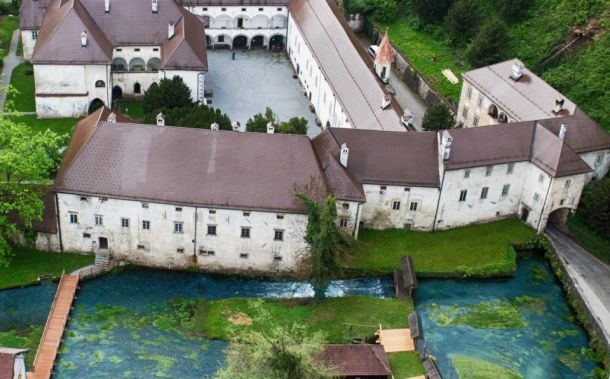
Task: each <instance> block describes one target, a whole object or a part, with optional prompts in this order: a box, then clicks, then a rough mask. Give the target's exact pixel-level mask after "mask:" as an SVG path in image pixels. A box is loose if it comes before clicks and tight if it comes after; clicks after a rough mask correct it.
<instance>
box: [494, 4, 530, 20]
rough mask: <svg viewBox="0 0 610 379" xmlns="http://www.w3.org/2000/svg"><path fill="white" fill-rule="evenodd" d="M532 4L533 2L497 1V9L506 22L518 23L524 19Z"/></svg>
mask: <svg viewBox="0 0 610 379" xmlns="http://www.w3.org/2000/svg"><path fill="white" fill-rule="evenodd" d="M531 3H532V1H531V0H496V8H497V9H498V13H500V15H501V16H502V18H503V19H504V20H505V21H517V20H519V19H520V18H522V17H523V15H524V14H525V13H526V11H527V9H528V8H529V6H530V4H531Z"/></svg>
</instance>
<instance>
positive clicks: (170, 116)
mask: <svg viewBox="0 0 610 379" xmlns="http://www.w3.org/2000/svg"><path fill="white" fill-rule="evenodd" d="M160 111H161V112H163V114H164V115H165V123H166V124H167V125H174V126H182V127H185V128H201V129H210V126H211V125H212V124H213V123H217V124H218V125H219V128H220V129H221V130H232V128H231V119H230V118H229V116H227V115H226V114H224V113H222V112H221V111H220V109H214V108H212V107H208V106H207V105H203V104H196V105H192V106H188V107H183V108H170V109H168V108H163V109H160ZM157 113H158V112H154V113H149V114H147V115H146V123H148V124H154V123H156V114H157Z"/></svg>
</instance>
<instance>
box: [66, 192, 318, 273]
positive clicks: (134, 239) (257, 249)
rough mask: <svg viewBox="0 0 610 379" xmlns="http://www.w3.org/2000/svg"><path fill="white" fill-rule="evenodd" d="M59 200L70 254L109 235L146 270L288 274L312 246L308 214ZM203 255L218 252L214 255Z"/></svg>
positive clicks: (115, 248)
mask: <svg viewBox="0 0 610 379" xmlns="http://www.w3.org/2000/svg"><path fill="white" fill-rule="evenodd" d="M58 202H59V211H58V212H59V218H60V227H61V238H62V243H63V248H64V250H65V251H76V252H95V251H96V250H97V249H98V248H99V244H100V242H99V238H100V237H105V238H107V239H108V249H109V251H110V252H111V253H112V254H113V256H114V257H115V258H118V259H125V260H127V261H130V262H134V263H137V264H141V265H146V266H158V267H188V266H189V265H192V264H196V265H197V266H199V267H200V268H203V269H207V270H210V271H216V270H237V271H248V270H253V271H264V272H275V271H278V270H279V271H287V270H292V269H294V268H295V265H296V263H297V261H298V257H299V255H300V254H303V253H304V252H305V251H306V247H307V245H306V243H305V241H304V237H305V228H306V225H307V216H306V215H302V214H282V215H280V217H283V218H278V215H277V214H276V213H273V212H258V211H250V215H249V216H246V215H244V211H243V210H230V209H215V212H216V213H215V214H213V213H212V212H210V210H209V209H207V208H195V207H192V206H183V205H171V204H159V203H148V207H147V208H145V207H143V206H142V202H139V201H132V200H119V199H108V200H106V201H101V200H100V198H99V197H93V196H88V197H87V200H86V201H82V200H81V196H80V195H73V194H58ZM177 208H181V211H178V210H177ZM71 212H75V213H77V214H78V224H71V223H70V213H71ZM95 215H101V216H103V225H102V226H96V225H95V223H94V217H95ZM121 218H126V219H129V227H122V225H121ZM143 221H149V222H150V230H144V229H143V228H142V222H143ZM175 222H182V223H183V224H182V225H183V232H182V233H175V232H174V223H175ZM208 225H216V230H217V235H215V236H210V235H207V226H208ZM241 227H250V228H251V229H250V238H241V237H240V235H241ZM275 230H283V231H284V239H283V241H275V240H274V232H275ZM83 233H88V234H90V237H83ZM139 245H140V246H143V247H144V248H142V247H140V248H139ZM178 249H183V252H178ZM200 251H214V255H213V256H209V255H205V254H201V253H200ZM242 254H247V257H242ZM275 257H281V260H280V259H278V258H275Z"/></svg>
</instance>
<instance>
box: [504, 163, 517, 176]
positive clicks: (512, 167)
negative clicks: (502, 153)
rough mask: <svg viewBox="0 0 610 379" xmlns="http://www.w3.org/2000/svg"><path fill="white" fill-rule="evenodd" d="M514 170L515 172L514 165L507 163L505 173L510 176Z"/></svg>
mask: <svg viewBox="0 0 610 379" xmlns="http://www.w3.org/2000/svg"><path fill="white" fill-rule="evenodd" d="M514 170H515V164H514V163H509V164H508V167H507V168H506V173H507V174H509V175H510V174H512V173H513V171H514Z"/></svg>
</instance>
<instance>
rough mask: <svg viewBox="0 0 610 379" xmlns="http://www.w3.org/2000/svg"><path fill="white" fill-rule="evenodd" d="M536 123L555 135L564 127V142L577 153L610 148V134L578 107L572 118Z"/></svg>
mask: <svg viewBox="0 0 610 379" xmlns="http://www.w3.org/2000/svg"><path fill="white" fill-rule="evenodd" d="M538 122H539V123H540V124H541V125H543V126H544V127H545V128H547V129H548V130H550V131H551V132H553V134H555V135H559V129H560V128H561V125H562V124H563V125H565V126H566V136H565V141H566V143H567V144H568V146H570V147H571V148H572V150H574V151H575V152H577V153H585V152H587V151H595V150H602V149H608V148H610V134H608V133H607V132H606V131H605V130H603V129H602V128H600V127H599V125H597V124H596V123H595V121H593V120H592V119H591V118H590V117H589V116H588V115H587V114H586V113H585V112H583V111H582V110H581V109H580V108H578V107H577V108H576V110H575V111H574V115H573V116H567V117H555V118H550V119H546V120H541V121H538Z"/></svg>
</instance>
